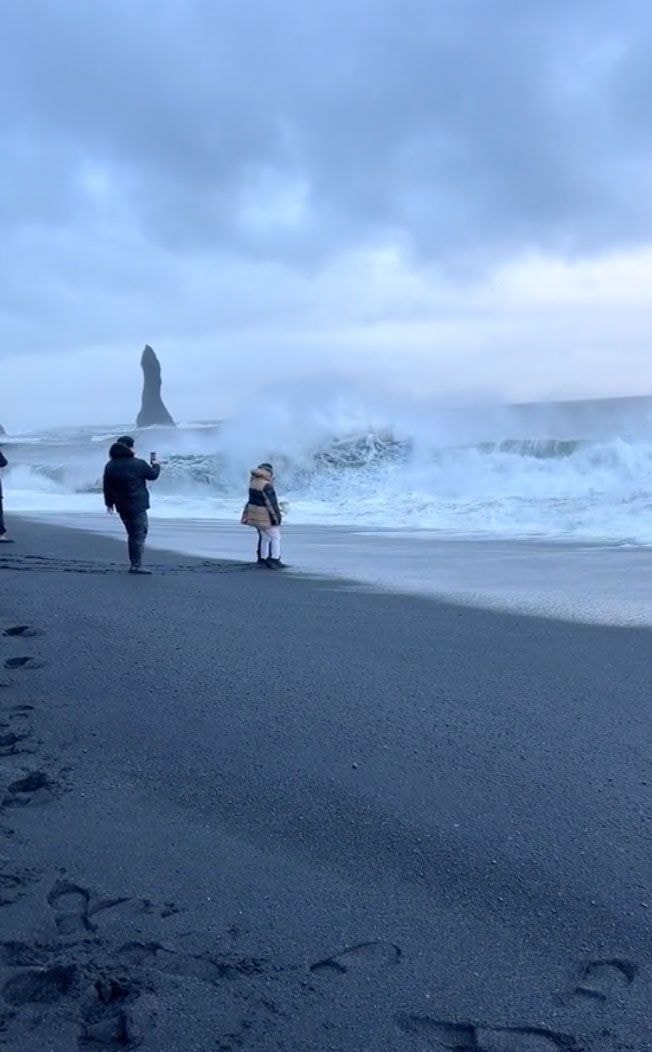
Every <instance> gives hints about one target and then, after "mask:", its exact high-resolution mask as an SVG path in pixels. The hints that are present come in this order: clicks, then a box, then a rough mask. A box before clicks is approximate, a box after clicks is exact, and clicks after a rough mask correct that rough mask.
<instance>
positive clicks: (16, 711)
mask: <svg viewBox="0 0 652 1052" xmlns="http://www.w3.org/2000/svg"><path fill="white" fill-rule="evenodd" d="M32 712H34V706H33V705H12V706H11V708H10V709H8V711H7V713H6V716H7V719H8V720H9V721H10V722H13V721H14V720H28V719H29V718H30V714H31V713H32Z"/></svg>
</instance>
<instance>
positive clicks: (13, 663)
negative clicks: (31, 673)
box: [5, 656, 45, 669]
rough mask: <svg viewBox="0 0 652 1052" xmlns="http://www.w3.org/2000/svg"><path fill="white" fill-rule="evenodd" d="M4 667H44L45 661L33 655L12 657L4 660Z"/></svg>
mask: <svg viewBox="0 0 652 1052" xmlns="http://www.w3.org/2000/svg"><path fill="white" fill-rule="evenodd" d="M5 668H6V669H17V668H30V669H33V668H45V661H41V660H40V658H34V657H25V656H23V657H12V658H7V660H6V661H5Z"/></svg>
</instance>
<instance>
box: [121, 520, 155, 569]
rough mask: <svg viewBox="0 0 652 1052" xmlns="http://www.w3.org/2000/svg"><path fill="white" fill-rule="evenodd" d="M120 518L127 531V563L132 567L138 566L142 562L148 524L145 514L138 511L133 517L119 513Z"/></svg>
mask: <svg viewBox="0 0 652 1052" xmlns="http://www.w3.org/2000/svg"><path fill="white" fill-rule="evenodd" d="M120 518H121V519H122V522H123V524H124V528H125V530H126V531H127V547H128V549H129V562H130V563H131V565H132V566H140V565H141V563H142V561H143V550H144V548H145V540H146V538H147V530H148V528H149V523H148V521H147V512H146V511H139V512H137V513H136V514H135V515H129V514H127V513H126V512H122V511H121V512H120Z"/></svg>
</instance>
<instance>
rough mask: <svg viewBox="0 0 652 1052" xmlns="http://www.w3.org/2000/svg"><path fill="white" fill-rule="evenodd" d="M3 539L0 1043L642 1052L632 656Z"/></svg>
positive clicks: (636, 632) (620, 634)
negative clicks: (7, 740)
mask: <svg viewBox="0 0 652 1052" xmlns="http://www.w3.org/2000/svg"><path fill="white" fill-rule="evenodd" d="M21 531H22V535H21V537H20V543H19V544H16V545H13V546H11V547H10V548H7V549H3V550H2V552H0V581H1V582H2V584H3V585H4V587H3V588H2V591H1V592H0V616H1V618H2V621H1V622H0V633H2V632H3V631H5V629H6V628H10V627H11V626H20V625H28V626H30V628H31V629H34V630H35V632H36V633H37V634H35V635H30V634H27V635H25V634H19V635H17V636H9V637H7V636H3V635H2V634H0V645H1V656H2V661H1V665H2V666H4V664H5V662H6V661H9V662H14V661H15V659H16V658H18V659H21V658H26V659H27V661H26V663H25V664H18V665H16V666H15V667H10V668H9V669H5V668H2V667H1V666H0V680H3V681H5V682H7V684H8V685H7V686H6V687H3V688H2V689H0V712H1V713H2V716H1V717H0V718H1V720H2V722H3V723H4V724H5V728H3V730H2V734H3V735H7V734H13V735H14V736H15V737H16V739H17V740H16V741H15V742H14V743H13V745H11V744H10V745H6V746H3V752H4V755H3V756H2V757H1V758H0V770H1V771H2V778H3V787H2V797H1V799H2V800H3V804H2V815H1V816H0V826H1V827H2V832H1V834H0V835H1V837H2V857H3V861H2V878H3V884H2V886H3V888H10V889H11V891H10V893H7V894H6V895H5V898H7V899H10V900H11V901H8V902H7V903H6V904H5V905H4V906H2V907H0V911H1V915H2V920H3V930H4V932H5V933H6V934H5V935H4V936H3V938H4V939H5V940H6V941H4V942H3V943H2V944H1V946H0V951H1V953H0V966H1V968H2V974H1V975H0V991H1V992H2V995H3V1000H4V1004H2V1007H0V1018H2V1019H3V1025H4V1027H5V1031H4V1033H3V1032H2V1031H0V1041H1V1040H2V1039H5V1040H6V1041H7V1043H8V1047H12V1048H20V1049H21V1052H37V1050H38V1052H43V1049H44V1048H47V1049H48V1050H53V1052H64V1050H65V1052H69V1050H70V1049H75V1048H77V1047H78V1043H80V1042H81V1043H80V1044H79V1047H95V1046H97V1047H102V1045H104V1047H109V1048H111V1047H113V1048H118V1047H123V1048H124V1047H136V1045H137V1044H138V1043H140V1046H139V1047H142V1048H144V1049H146V1050H151V1052H179V1050H180V1049H184V1052H186V1050H188V1052H190V1050H197V1052H203V1050H206V1049H210V1048H215V1047H217V1048H220V1049H228V1050H233V1052H236V1050H239V1049H246V1050H250V1052H267V1050H269V1052H272V1050H277V1052H280V1050H283V1052H295V1050H296V1052H303V1050H304V1049H306V1050H307V1049H310V1052H313V1050H314V1052H331V1050H332V1049H336V1050H337V1052H359V1050H361V1049H370V1050H371V1049H373V1050H374V1052H396V1050H397V1049H399V1048H400V1049H401V1052H403V1050H405V1052H419V1050H424V1049H425V1050H427V1049H429V1048H440V1047H441V1048H444V1049H446V1048H448V1047H451V1041H453V1040H454V1042H455V1043H456V1044H458V1045H459V1044H460V1042H461V1043H462V1044H466V1045H468V1046H469V1047H478V1048H481V1049H483V1052H484V1050H486V1052H503V1050H504V1049H510V1052H511V1049H516V1048H518V1052H548V1050H549V1052H554V1050H555V1049H559V1048H561V1049H577V1050H580V1049H586V1050H588V1049H590V1050H591V1052H620V1050H622V1049H624V1048H627V1049H628V1050H631V1052H645V1050H646V1048H647V1047H648V1041H647V1037H648V1030H647V1024H648V1022H649V1017H648V1011H649V1003H650V995H651V993H652V986H651V978H650V966H651V964H652V962H651V961H650V949H649V947H650V914H649V904H650V887H649V883H650V882H649V857H648V852H647V850H646V843H647V841H646V833H647V832H649V809H648V808H647V805H646V801H647V802H648V803H649V790H648V789H646V785H647V777H648V764H649V750H648V749H647V747H646V742H647V741H648V735H649V714H650V702H649V659H648V655H649V640H650V635H649V632H648V631H647V630H646V629H640V628H614V627H612V628H607V627H601V626H597V625H584V624H579V623H571V622H557V621H552V620H547V619H544V618H533V617H524V616H522V615H518V614H515V613H512V614H506V613H498V612H496V611H488V610H486V609H475V608H472V607H461V606H456V605H454V604H451V603H446V602H441V601H435V600H433V599H430V598H425V597H420V596H405V595H401V594H398V593H394V592H389V591H380V590H376V591H369V590H367V589H364V588H359V587H356V588H352V587H351V586H350V584H347V583H346V582H341V581H337V580H334V579H330V580H328V579H326V578H315V577H310V576H308V575H304V574H298V573H297V574H289V575H287V576H286V575H283V574H272V573H264V572H263V571H259V570H258V569H256V568H255V567H254V566H249V565H247V564H241V563H240V564H238V563H234V562H228V561H226V560H222V561H219V562H216V561H212V560H204V559H202V558H199V559H193V558H191V557H186V556H181V557H180V556H179V555H178V554H175V553H174V552H158V551H156V552H154V551H152V552H150V561H151V562H152V563H155V564H156V566H157V568H158V571H159V572H158V573H157V575H155V576H154V577H152V578H147V579H134V578H129V576H128V575H127V574H126V573H125V572H124V558H125V556H124V549H123V546H122V543H120V544H119V545H117V542H115V541H111V540H107V539H105V538H102V537H99V536H96V535H94V534H91V533H85V532H83V531H80V532H75V531H72V530H65V529H63V528H58V527H54V526H49V525H43V524H38V523H28V522H24V523H21ZM28 706H29V708H28ZM35 774H40V775H41V776H42V777H41V780H40V781H39V780H38V779H36V780H34V778H32V777H31V776H33V775H35ZM30 778H31V781H30V780H29V779H30ZM25 779H28V782H27V784H26V785H25V784H24V783H25ZM17 783H19V786H20V784H21V783H23V789H20V788H16V784H17ZM10 829H11V830H13V832H12V833H9V830H10ZM645 903H647V905H645ZM605 962H610V963H605ZM614 962H616V963H614ZM0 1004H1V1002H0ZM12 1042H13V1043H12Z"/></svg>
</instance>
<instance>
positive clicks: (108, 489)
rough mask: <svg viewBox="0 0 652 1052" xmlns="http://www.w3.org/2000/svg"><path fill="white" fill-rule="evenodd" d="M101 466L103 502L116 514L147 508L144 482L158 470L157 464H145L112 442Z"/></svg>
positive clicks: (139, 511) (125, 513)
mask: <svg viewBox="0 0 652 1052" xmlns="http://www.w3.org/2000/svg"><path fill="white" fill-rule="evenodd" d="M109 456H110V458H111V459H110V460H109V462H108V464H107V465H106V467H105V469H104V503H105V504H106V506H107V508H115V509H116V510H117V511H118V513H119V514H120V515H139V514H140V513H141V512H143V511H147V509H148V508H149V493H148V490H147V483H148V482H154V481H155V480H156V479H157V478H158V477H159V474H160V471H161V465H160V464H148V463H147V461H146V460H140V459H139V458H138V457H135V456H134V452H133V450H132V449H129V447H128V446H123V445H122V444H121V443H120V442H115V443H114V444H113V445H112V446H111V449H110V450H109Z"/></svg>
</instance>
